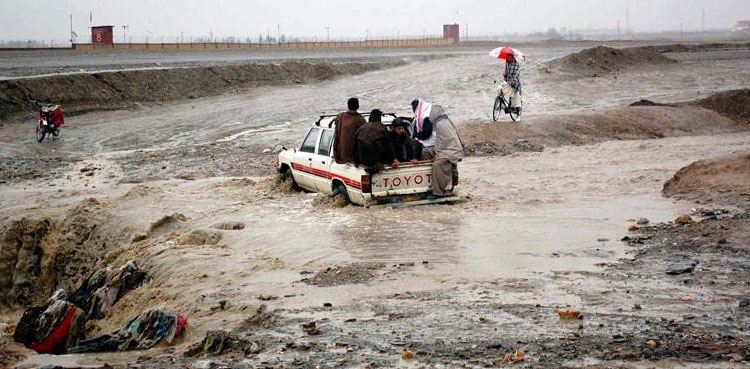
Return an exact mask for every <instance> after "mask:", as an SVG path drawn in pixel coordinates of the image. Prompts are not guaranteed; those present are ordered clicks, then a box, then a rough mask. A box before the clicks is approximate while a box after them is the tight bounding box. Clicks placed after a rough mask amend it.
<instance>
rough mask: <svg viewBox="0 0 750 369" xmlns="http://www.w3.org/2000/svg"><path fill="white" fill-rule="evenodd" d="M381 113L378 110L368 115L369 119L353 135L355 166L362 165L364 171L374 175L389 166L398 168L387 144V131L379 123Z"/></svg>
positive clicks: (388, 143) (391, 150) (396, 161)
mask: <svg viewBox="0 0 750 369" xmlns="http://www.w3.org/2000/svg"><path fill="white" fill-rule="evenodd" d="M382 116H383V112H381V111H380V110H378V109H375V110H373V111H372V112H371V113H370V119H369V120H368V122H367V123H365V124H364V125H363V126H362V127H360V128H359V129H358V130H357V132H356V133H355V135H354V136H355V139H356V140H355V143H354V145H355V147H356V151H357V153H358V157H357V160H356V161H355V165H357V166H359V165H364V166H365V170H366V171H367V172H368V173H370V174H374V173H377V172H378V171H379V170H380V169H382V168H383V164H390V165H391V166H392V167H394V168H398V166H399V162H398V160H396V159H395V158H394V156H393V149H392V148H391V145H390V142H388V130H387V129H386V128H385V126H384V125H383V123H382V122H381V118H382Z"/></svg>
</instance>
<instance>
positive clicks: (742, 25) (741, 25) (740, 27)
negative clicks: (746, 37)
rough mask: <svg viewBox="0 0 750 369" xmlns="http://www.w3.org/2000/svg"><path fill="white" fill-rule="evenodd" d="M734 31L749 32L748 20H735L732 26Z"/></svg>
mask: <svg viewBox="0 0 750 369" xmlns="http://www.w3.org/2000/svg"><path fill="white" fill-rule="evenodd" d="M734 31H735V32H750V20H743V21H739V22H737V25H736V26H734Z"/></svg>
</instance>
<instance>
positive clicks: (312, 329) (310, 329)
mask: <svg viewBox="0 0 750 369" xmlns="http://www.w3.org/2000/svg"><path fill="white" fill-rule="evenodd" d="M302 330H303V331H305V333H307V334H308V335H310V336H317V335H319V334H320V330H319V329H318V324H317V323H316V322H309V323H305V324H302Z"/></svg>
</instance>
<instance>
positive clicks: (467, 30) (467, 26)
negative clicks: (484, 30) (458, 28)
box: [466, 23, 469, 41]
mask: <svg viewBox="0 0 750 369" xmlns="http://www.w3.org/2000/svg"><path fill="white" fill-rule="evenodd" d="M466 41H469V23H466Z"/></svg>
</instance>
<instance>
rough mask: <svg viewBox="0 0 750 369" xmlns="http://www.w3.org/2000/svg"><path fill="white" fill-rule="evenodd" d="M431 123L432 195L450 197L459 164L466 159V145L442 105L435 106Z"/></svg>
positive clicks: (431, 114) (431, 115)
mask: <svg viewBox="0 0 750 369" xmlns="http://www.w3.org/2000/svg"><path fill="white" fill-rule="evenodd" d="M430 121H431V122H432V125H433V129H434V131H435V162H434V163H433V164H432V194H433V195H434V196H436V197H442V196H446V195H450V193H447V192H446V190H447V189H448V186H449V185H452V183H453V177H454V176H458V162H459V161H461V160H462V159H463V157H464V144H463V141H462V140H461V136H460V135H459V134H458V130H457V129H456V126H455V125H454V124H453V121H452V120H451V119H450V118H448V115H447V114H445V110H443V107H442V106H440V105H433V106H432V111H430Z"/></svg>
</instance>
